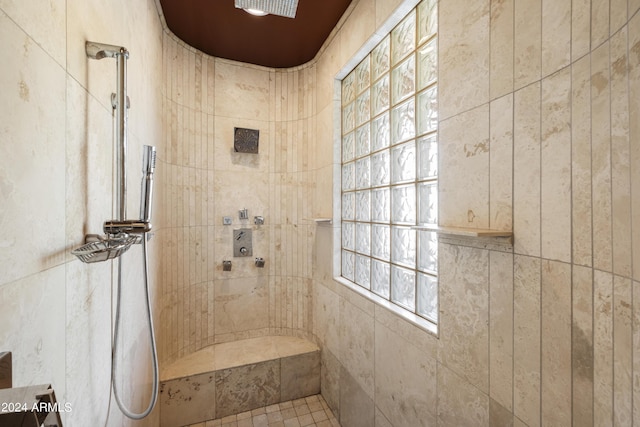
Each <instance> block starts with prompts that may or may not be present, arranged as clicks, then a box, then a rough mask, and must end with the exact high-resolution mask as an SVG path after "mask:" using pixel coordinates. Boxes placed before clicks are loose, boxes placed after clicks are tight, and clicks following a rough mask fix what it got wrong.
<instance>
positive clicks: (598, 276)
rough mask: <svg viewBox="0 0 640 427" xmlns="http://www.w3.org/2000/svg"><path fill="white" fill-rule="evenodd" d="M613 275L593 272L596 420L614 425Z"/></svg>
mask: <svg viewBox="0 0 640 427" xmlns="http://www.w3.org/2000/svg"><path fill="white" fill-rule="evenodd" d="M612 422H613V276H612V275H611V273H605V272H602V271H599V270H594V275H593V424H594V425H596V426H605V425H613V424H612Z"/></svg>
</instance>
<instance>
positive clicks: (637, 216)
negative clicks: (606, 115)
mask: <svg viewBox="0 0 640 427" xmlns="http://www.w3.org/2000/svg"><path fill="white" fill-rule="evenodd" d="M629 6H631V5H629ZM638 7H640V4H639V6H638ZM630 10H631V8H630ZM628 49H629V52H630V55H629V58H628V60H629V117H639V115H640V55H638V53H640V15H635V16H634V17H633V19H631V21H630V22H629V47H628ZM638 138H640V121H638V120H629V141H638ZM629 167H630V181H631V224H632V226H631V245H632V256H633V260H632V271H633V278H634V279H635V280H638V279H640V226H638V224H640V192H639V191H638V184H637V183H639V182H640V144H630V147H629Z"/></svg>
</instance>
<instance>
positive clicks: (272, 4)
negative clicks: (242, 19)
mask: <svg viewBox="0 0 640 427" xmlns="http://www.w3.org/2000/svg"><path fill="white" fill-rule="evenodd" d="M235 6H236V8H237V9H244V10H246V11H249V10H253V11H262V12H265V13H267V14H270V15H278V16H284V17H285V18H295V17H296V11H297V10H298V0H235Z"/></svg>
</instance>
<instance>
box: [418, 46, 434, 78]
mask: <svg viewBox="0 0 640 427" xmlns="http://www.w3.org/2000/svg"><path fill="white" fill-rule="evenodd" d="M437 49H438V40H437V39H433V40H431V41H430V42H429V43H427V44H426V45H424V46H422V47H421V48H420V49H419V50H418V90H422V89H424V88H425V87H427V86H429V85H430V84H432V83H435V81H436V80H437V78H438V51H437Z"/></svg>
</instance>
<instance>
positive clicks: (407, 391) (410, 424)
mask: <svg viewBox="0 0 640 427" xmlns="http://www.w3.org/2000/svg"><path fill="white" fill-rule="evenodd" d="M398 349H402V351H398ZM416 365H418V366H419V369H416ZM375 378H376V380H375V404H376V407H377V408H379V409H380V411H381V412H382V413H383V414H384V415H385V417H386V418H387V419H389V420H393V425H395V426H406V427H414V426H415V427H417V426H430V425H434V424H435V422H436V399H437V390H438V388H437V386H436V360H435V359H430V358H428V357H425V356H424V355H423V354H422V352H421V351H420V350H419V349H418V348H416V347H414V346H413V345H412V344H411V343H410V342H408V341H406V340H404V339H403V338H402V337H400V336H399V335H398V334H396V333H394V332H393V331H392V330H390V329H388V328H386V327H384V326H382V325H380V324H379V323H376V327H375ZM398 401H400V402H403V404H402V405H398V404H397V402H398Z"/></svg>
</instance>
